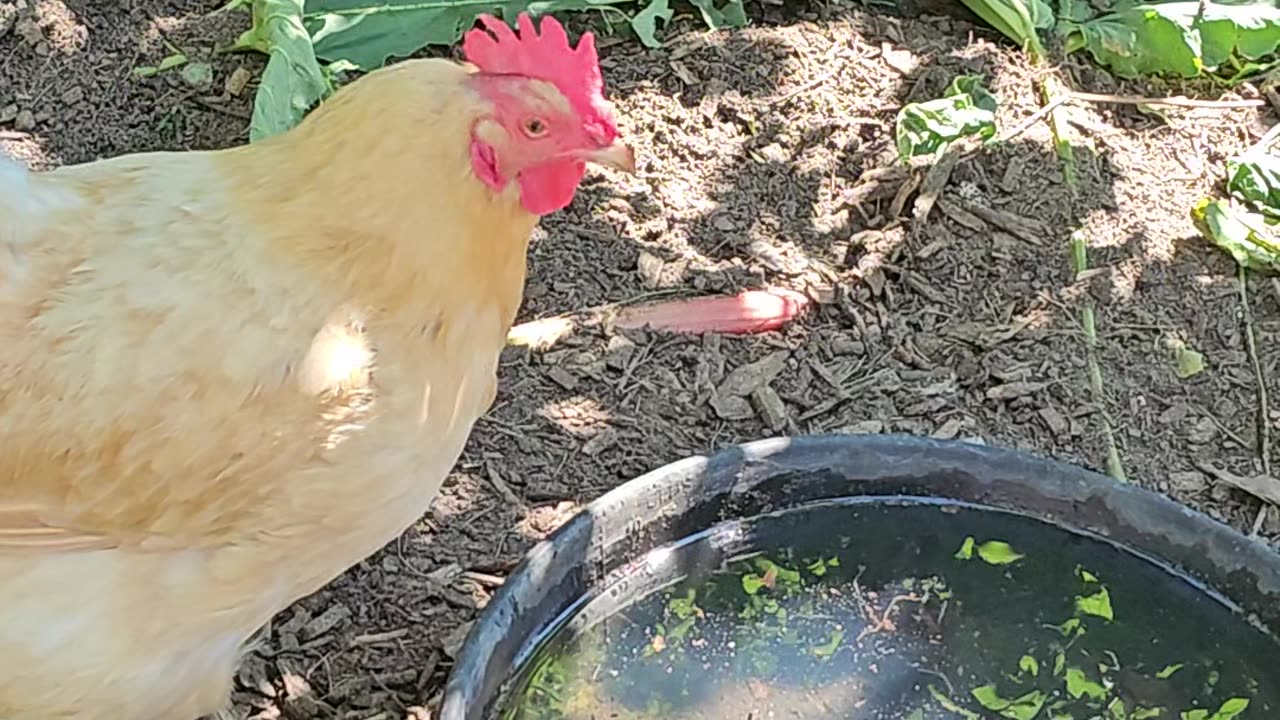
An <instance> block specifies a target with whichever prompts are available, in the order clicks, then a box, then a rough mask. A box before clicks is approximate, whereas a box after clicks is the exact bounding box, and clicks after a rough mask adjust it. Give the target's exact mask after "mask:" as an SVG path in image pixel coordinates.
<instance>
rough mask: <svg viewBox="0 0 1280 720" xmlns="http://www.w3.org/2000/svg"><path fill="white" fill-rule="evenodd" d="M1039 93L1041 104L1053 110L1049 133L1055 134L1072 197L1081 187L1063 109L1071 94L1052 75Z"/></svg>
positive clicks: (1056, 145) (1054, 137) (1050, 112)
mask: <svg viewBox="0 0 1280 720" xmlns="http://www.w3.org/2000/svg"><path fill="white" fill-rule="evenodd" d="M1039 91H1040V102H1042V103H1044V104H1045V107H1050V108H1053V109H1052V110H1050V111H1049V131H1050V132H1051V133H1052V134H1053V150H1054V152H1055V153H1057V155H1058V159H1059V160H1061V161H1062V176H1063V178H1065V179H1066V181H1067V188H1068V189H1069V190H1070V191H1071V194H1072V195H1075V194H1076V190H1077V189H1078V188H1079V185H1080V177H1079V174H1078V173H1077V172H1076V151H1075V148H1073V147H1072V146H1071V140H1070V139H1069V138H1068V137H1067V118H1066V116H1065V111H1064V110H1063V108H1062V98H1063V97H1070V96H1071V92H1070V91H1069V90H1067V89H1066V88H1064V87H1062V86H1061V83H1059V82H1058V81H1057V78H1055V77H1053V76H1052V75H1048V76H1045V78H1044V79H1043V80H1041V81H1040V87H1039Z"/></svg>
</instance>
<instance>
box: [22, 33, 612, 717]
mask: <svg viewBox="0 0 1280 720" xmlns="http://www.w3.org/2000/svg"><path fill="white" fill-rule="evenodd" d="M481 23H482V25H483V27H482V28H476V29H473V30H471V31H469V33H468V34H467V36H466V37H465V39H464V50H465V53H466V56H467V61H468V62H466V63H456V62H453V61H449V60H443V59H431V60H411V61H405V62H402V63H399V64H396V65H393V66H390V67H388V68H384V69H382V70H379V71H376V72H373V73H370V74H368V75H366V76H364V77H362V78H361V79H359V80H357V81H355V82H353V83H351V84H350V85H348V86H346V87H345V88H343V89H342V90H340V91H339V92H338V93H336V94H335V95H334V96H333V97H332V98H331V99H330V100H328V101H326V102H325V103H323V104H322V105H321V106H320V107H318V108H317V109H316V110H314V111H313V112H312V113H311V114H310V115H309V116H308V117H307V118H306V119H305V120H304V121H303V122H302V123H301V124H300V125H299V126H297V127H296V128H294V129H292V130H290V131H288V132H286V133H283V134H280V135H277V136H274V137H272V138H269V139H267V140H264V141H262V142H260V143H256V144H253V145H248V146H244V147H237V148H231V149H227V150H221V151H214V152H185V153H149V154H139V155H131V156H124V157H117V158H111V159H107V160H101V161H98V162H93V163H89V164H84V165H78V166H71V167H64V168H61V169H57V170H54V171H50V172H46V173H35V172H28V171H27V170H26V169H22V168H19V167H18V166H17V165H16V164H13V163H5V162H3V161H0V718H3V719H4V720H36V719H37V718H38V719H39V720H50V719H51V718H58V719H61V720H192V719H193V718H196V717H198V716H203V715H208V714H215V713H218V712H221V711H223V710H224V709H225V708H226V706H227V703H228V699H229V690H230V688H231V683H232V677H233V673H234V671H235V668H236V666H237V663H238V660H239V658H240V656H241V654H242V652H243V651H244V650H243V647H244V645H245V643H246V642H247V641H248V640H249V639H250V638H251V636H252V635H253V634H254V633H255V631H256V630H257V629H258V628H259V627H260V626H262V625H263V624H264V623H265V622H266V621H268V620H269V619H270V618H271V617H272V615H273V614H275V613H276V612H278V611H280V610H281V609H283V608H285V607H286V606H288V605H289V604H290V603H291V602H293V601H295V600H297V599H298V598H301V597H303V596H305V595H308V594H309V593H312V592H314V591H315V590H317V589H318V588H320V587H321V586H323V585H324V584H325V583H327V582H328V581H330V580H331V579H333V578H334V577H336V576H337V575H339V574H340V573H341V572H342V571H344V570H345V569H346V568H348V567H350V566H351V565H353V564H355V563H357V562H359V561H360V560H361V559H363V558H365V557H367V556H369V555H370V554H372V553H373V552H375V551H377V550H378V549H379V548H381V547H382V546H383V545H385V544H386V543H388V542H389V541H391V540H393V539H394V538H395V537H396V536H397V535H398V534H400V533H401V532H402V531H404V530H405V529H406V528H408V527H409V526H410V525H411V524H412V523H414V522H415V521H416V520H418V519H419V518H420V517H421V516H422V515H423V513H424V512H426V511H427V509H428V508H429V506H430V503H431V501H432V499H433V497H434V496H435V495H436V494H437V491H438V489H439V488H440V485H441V483H442V482H443V480H444V478H445V476H446V474H447V473H448V472H449V470H450V469H451V467H452V466H453V465H454V463H455V461H456V460H457V458H458V457H459V455H460V453H461V451H462V448H463V444H464V442H465V440H466V439H467V436H468V434H469V433H470V431H471V428H472V426H473V423H474V422H475V421H476V420H477V419H478V418H479V417H480V415H481V414H483V413H484V412H485V411H486V410H487V409H488V408H489V406H490V405H491V403H492V402H493V400H494V397H495V393H496V377H495V374H496V369H497V361H498V354H499V352H500V351H501V349H502V347H503V346H504V343H505V339H506V335H507V331H508V329H509V328H510V325H511V323H512V321H513V319H514V316H515V313H516V310H517V307H518V306H519V305H520V302H521V297H522V291H523V284H524V278H525V253H526V249H527V245H528V242H529V238H530V235H531V232H532V231H533V229H534V227H535V225H536V223H537V222H538V218H539V217H540V216H543V215H545V214H548V213H551V212H554V211H556V210H558V209H560V208H563V207H565V206H566V205H568V204H569V202H570V201H571V200H572V199H573V196H574V193H575V191H576V189H577V187H578V184H579V181H580V180H581V178H582V177H583V174H584V172H585V169H586V165H587V164H588V163H591V164H597V165H605V166H612V167H614V168H618V169H620V170H623V171H629V172H634V155H633V152H632V150H631V149H630V147H629V146H628V145H627V144H626V143H625V142H623V141H622V140H621V139H620V138H619V135H618V131H617V129H616V126H615V122H614V119H613V117H614V116H613V111H612V109H611V106H610V104H609V103H608V102H607V101H606V100H605V98H604V96H603V82H602V79H601V74H600V69H599V66H598V64H597V58H596V52H595V47H594V44H593V40H592V38H591V36H590V35H589V34H587V35H584V36H583V37H582V38H581V40H580V42H579V44H578V45H577V47H576V48H574V47H572V46H571V45H570V43H569V41H568V38H567V36H566V34H565V31H564V30H563V29H562V28H561V26H560V25H559V24H557V23H556V22H555V21H554V20H553V19H551V18H545V19H544V20H543V21H542V23H541V27H540V30H538V29H535V27H534V24H533V22H532V21H531V20H530V19H529V18H528V16H522V17H521V18H520V19H519V22H518V30H519V32H518V33H517V32H515V31H513V29H512V28H510V27H508V26H507V25H506V24H504V23H502V22H501V21H498V20H495V19H493V18H490V17H484V18H482V19H481Z"/></svg>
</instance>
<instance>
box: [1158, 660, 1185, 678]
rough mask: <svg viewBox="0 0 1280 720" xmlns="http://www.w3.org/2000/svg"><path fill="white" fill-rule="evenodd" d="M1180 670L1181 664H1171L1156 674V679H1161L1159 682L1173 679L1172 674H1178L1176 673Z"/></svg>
mask: <svg viewBox="0 0 1280 720" xmlns="http://www.w3.org/2000/svg"><path fill="white" fill-rule="evenodd" d="M1181 669H1182V663H1174V664H1172V665H1165V666H1164V669H1163V670H1161V671H1160V672H1158V673H1156V677H1157V678H1159V679H1161V680H1168V679H1169V678H1171V677H1173V674H1174V673H1176V672H1178V671H1179V670H1181Z"/></svg>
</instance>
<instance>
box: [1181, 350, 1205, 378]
mask: <svg viewBox="0 0 1280 720" xmlns="http://www.w3.org/2000/svg"><path fill="white" fill-rule="evenodd" d="M1175 362H1176V363H1177V365H1178V377H1180V378H1182V379H1183V380H1186V379H1187V378H1189V377H1192V376H1194V375H1198V374H1200V373H1201V372H1203V371H1204V355H1202V354H1201V353H1199V352H1197V351H1195V350H1192V349H1191V348H1189V347H1187V346H1186V344H1185V343H1181V342H1180V343H1178V348H1177V354H1176V356H1175Z"/></svg>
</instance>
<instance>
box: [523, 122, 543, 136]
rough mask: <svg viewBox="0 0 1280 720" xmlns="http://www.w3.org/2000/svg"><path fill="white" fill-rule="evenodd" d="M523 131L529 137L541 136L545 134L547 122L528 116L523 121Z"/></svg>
mask: <svg viewBox="0 0 1280 720" xmlns="http://www.w3.org/2000/svg"><path fill="white" fill-rule="evenodd" d="M524 132H525V134H526V135H528V136H529V137H542V136H543V135H546V134H547V124H546V123H544V122H542V121H541V120H539V119H538V118H529V119H528V120H525V121H524Z"/></svg>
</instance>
